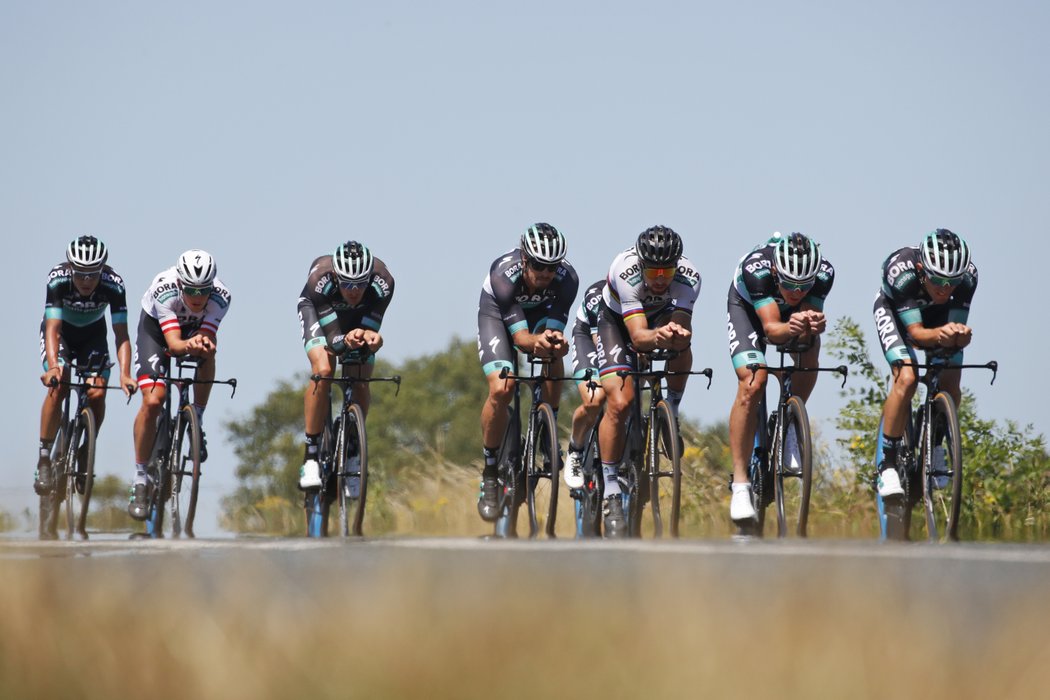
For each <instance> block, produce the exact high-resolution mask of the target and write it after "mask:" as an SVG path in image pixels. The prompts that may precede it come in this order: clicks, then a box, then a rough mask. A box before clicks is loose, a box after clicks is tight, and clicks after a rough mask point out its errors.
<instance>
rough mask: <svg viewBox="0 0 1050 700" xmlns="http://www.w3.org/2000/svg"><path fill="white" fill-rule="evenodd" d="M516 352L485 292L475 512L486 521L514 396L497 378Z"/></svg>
mask: <svg viewBox="0 0 1050 700" xmlns="http://www.w3.org/2000/svg"><path fill="white" fill-rule="evenodd" d="M516 355H517V350H516V349H515V347H514V344H513V343H512V342H511V338H510V334H509V333H508V332H507V327H506V325H505V324H504V323H503V319H502V318H501V316H500V313H499V309H498V308H497V306H496V302H495V300H494V299H493V298H492V297H491V296H490V295H488V294H486V293H485V292H482V294H481V300H480V303H479V306H478V358H479V360H480V361H481V370H482V372H484V374H485V381H486V383H487V384H488V396H487V397H486V398H485V403H484V404H482V407H481V446H482V455H483V459H484V467H483V469H482V473H481V484H480V493H479V494H478V512H479V514H480V515H481V517H482V519H483V520H485V521H486V522H493V521H495V520H496V518H497V517H498V513H497V509H498V507H499V502H498V498H499V494H498V484H497V480H498V477H499V464H497V460H498V459H499V449H500V444H501V443H502V442H503V437H504V435H506V432H507V420H508V416H507V411H508V408H509V407H510V403H511V400H512V398H513V397H514V381H513V380H508V379H501V378H500V376H499V374H500V371H501V370H503V369H504V368H506V369H508V370H513V368H514V360H515V359H516Z"/></svg>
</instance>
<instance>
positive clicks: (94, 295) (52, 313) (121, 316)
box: [44, 262, 128, 332]
mask: <svg viewBox="0 0 1050 700" xmlns="http://www.w3.org/2000/svg"><path fill="white" fill-rule="evenodd" d="M107 308H108V309H109V313H110V318H111V320H112V323H113V325H114V326H115V325H118V324H124V325H127V322H128V301H127V293H126V291H125V289H124V280H123V279H122V278H121V277H120V275H118V274H117V273H116V272H114V271H113V268H111V267H110V266H109V265H104V266H103V267H102V273H101V275H100V276H99V281H98V285H97V286H96V287H95V289H94V291H93V292H91V294H89V295H87V296H81V294H80V292H78V291H77V288H76V286H75V285H74V284H73V268H72V266H71V265H70V264H69V263H67V262H64V263H60V264H58V265H55V266H54V267H53V268H51V272H50V274H49V275H48V278H47V294H46V296H45V299H44V320H45V321H46V320H48V319H58V320H60V321H62V323H68V324H69V325H71V326H76V327H78V328H83V327H85V326H90V325H91V324H93V323H95V322H97V321H100V320H102V318H103V317H104V316H105V313H106V309H107ZM103 332H105V326H103Z"/></svg>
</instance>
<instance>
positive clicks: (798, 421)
mask: <svg viewBox="0 0 1050 700" xmlns="http://www.w3.org/2000/svg"><path fill="white" fill-rule="evenodd" d="M786 403H787V405H786V407H785V410H784V415H785V423H786V425H785V426H783V428H782V430H783V432H782V433H781V436H782V437H783V438H784V439H786V436H787V431H788V429H789V428H790V427H791V426H792V425H794V426H795V437H796V438H797V441H798V451H799V461H800V470H799V474H798V475H797V476H795V475H793V474H788V473H787V471H786V470H785V468H784V465H783V464H781V463H780V460H779V459H778V457H777V455H776V450H774V454H772V455H770V459H771V464H772V469H771V470H770V471H771V473H772V474H773V488H774V489H775V493H774V499H775V501H776V508H777V536H778V537H787V535H788V533H789V530H791V529H792V528H791V523H790V522H789V518H788V512H787V503H786V502H785V488H784V480H785V478H787V479H795V478H797V479H799V503H798V510H797V512H796V513H795V517H794V531H795V532H794V534H795V535H797V536H798V537H806V535H807V527H808V522H809V503H810V497H811V495H812V489H813V442H812V433H811V431H810V424H809V413H808V412H807V411H806V404H805V403H804V402H803V401H802V399H800V398H799V397H797V396H791V397H789V398H788V400H787V402H786ZM779 439H781V438H780V437H778V440H779ZM786 449H787V448H786V444H785V445H784V446H783V447H782V448H780V451H781V453H783V452H784V451H785V450H786Z"/></svg>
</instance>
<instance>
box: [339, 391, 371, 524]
mask: <svg viewBox="0 0 1050 700" xmlns="http://www.w3.org/2000/svg"><path fill="white" fill-rule="evenodd" d="M342 425H344V426H346V430H345V431H344V437H343V441H344V442H343V445H344V447H343V449H342V450H340V452H341V453H342V454H341V455H338V456H337V457H336V459H337V464H338V467H337V470H336V472H335V473H336V474H337V476H338V479H337V481H338V483H337V484H336V489H337V496H338V499H339V520H340V523H341V529H342V534H343V536H344V537H348V536H350V535H353V536H355V537H361V535H362V532H363V525H364V519H365V504H366V503H367V498H368V437H367V435H366V431H365V414H364V411H363V410H361V407H360V406H358V405H357V404H352V405H351V406H350V408H349V409H347V411H346V413H345V414H344V419H343V423H342ZM351 430H353V431H356V433H357V441H358V445H359V450H358V454H359V456H360V462H361V467H360V470H361V471H360V473H359V476H360V479H361V484H360V496H359V497H358V498H357V499H349V498H347V496H346V481H347V479H348V478H349V477H350V476H351V474H350V473H349V472H348V471H347V469H346V463H347V460H348V459H349V457H350V450H349V441H348V440H347V439H346V436H348V435H349V432H348V431H351Z"/></svg>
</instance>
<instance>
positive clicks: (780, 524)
mask: <svg viewBox="0 0 1050 700" xmlns="http://www.w3.org/2000/svg"><path fill="white" fill-rule="evenodd" d="M765 342H766V344H767V346H768V345H773V346H774V347H775V348H776V350H777V352H778V353H779V355H780V365H779V366H778V367H777V368H775V369H774V368H771V367H769V366H768V365H765V364H761V363H757V362H756V363H751V364H748V365H745V368H746V369H747V370H749V371H750V372H751V382H752V383H754V381H755V377H756V376H757V375H758V372H759V371H760V370H766V372H767V373H768V374H772V375H775V376H776V377H777V379H778V381H779V385H780V391H779V395H778V397H777V407H776V410H775V411H774V413H773V416H772V420H770V416H769V413H768V409H767V406H768V404H767V400H766V392H765V391H763V392H762V395H761V396H760V397H759V400H758V408H757V413H758V420H757V421H756V424H755V443H754V450H753V452H752V455H751V463H750V465H749V467H748V471H749V473H750V479H751V493H752V499H753V505H754V508H755V522H754V524H753V526H752V528H753V532H751V533H746V532H745V533H744V534H755V535H757V536H758V537H761V536H762V535H763V530H764V527H765V509H766V508H767V507H768V506H769V504H770V503H772V502H773V500H774V498H775V497H776V500H777V536H778V537H786V536H787V530H788V524H787V515H786V513H785V509H784V502H783V501H784V499H783V483H784V479H785V478H787V479H792V478H800V479H803V484H804V485H803V491H804V493H803V496H802V499H803V504H802V507H801V511H802V512H801V513H800V517H799V521H798V526H797V530H796V534H798V536H799V537H805V536H806V527H807V523H806V517H808V510H809V495H808V493H805V489H806V484H805V480H806V475H805V474H803V473H800V474H795V473H794V472H792V471H790V470H787V469H785V467H784V450H785V446H786V444H787V431H788V420H787V414H788V405H789V403H790V402H791V399H792V398H793V397H794V394H793V393H792V391H791V378H792V376H793V375H794V374H795V373H796V372H804V373H819V372H835V373H837V374H840V375H841V376H842V385H841V386H843V387H844V386H846V380H847V378H848V375H849V368H848V367H846V365H839V366H837V367H799V366H798V365H797V364H792V365H786V364H785V355H801V354H803V353H805V352H806V351H808V350H809V349H810V348H811V347H812V345H811V344H810V343H803V342H799V341H798V339H797V338H794V339H792V340H791V341H790V342H787V343H781V344H774V343H771V342H770V341H769V339H768V338H766V339H765ZM799 410H801V412H802V413H803V416H804V418H805V421H806V422H807V423H808V421H809V416H808V415H807V414H805V404H804V403H801V409H799ZM770 442H772V446H773V449H772V450H770ZM770 457H772V459H770ZM767 482H768V487H767ZM741 529H742V530H744V529H746V528H741Z"/></svg>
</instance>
